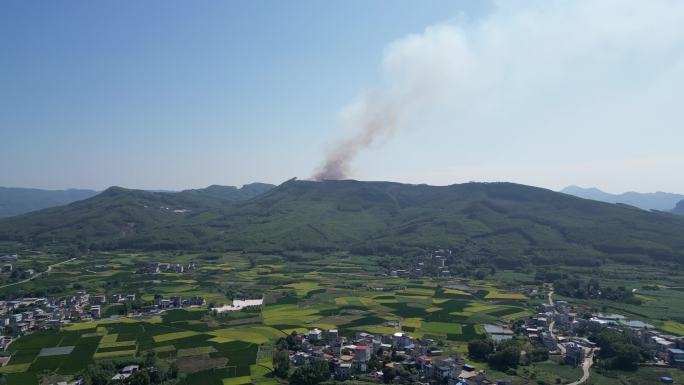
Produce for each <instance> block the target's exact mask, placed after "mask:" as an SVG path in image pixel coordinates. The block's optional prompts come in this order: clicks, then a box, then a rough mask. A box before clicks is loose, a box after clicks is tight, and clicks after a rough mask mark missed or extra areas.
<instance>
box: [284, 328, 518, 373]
mask: <svg viewBox="0 0 684 385" xmlns="http://www.w3.org/2000/svg"><path fill="white" fill-rule="evenodd" d="M295 340H296V342H297V343H298V347H300V348H299V349H298V350H297V351H291V352H290V358H291V361H292V362H293V364H294V365H295V366H301V365H306V364H311V363H312V362H314V361H317V360H324V361H327V362H328V363H329V364H330V365H331V367H334V371H333V376H334V377H335V379H336V380H338V381H344V380H348V379H350V378H352V377H353V376H354V375H357V374H367V375H370V376H374V377H382V376H383V372H382V370H381V369H382V368H381V367H380V368H379V367H377V366H375V365H372V364H371V359H372V357H373V356H376V357H377V359H378V360H377V361H376V363H379V365H381V366H383V367H385V368H386V367H390V368H395V369H397V368H400V367H404V368H409V367H411V368H415V369H417V371H418V375H419V377H420V382H419V383H420V384H448V385H491V384H497V385H506V384H509V382H508V381H504V380H500V381H497V382H492V381H490V380H488V379H487V378H486V377H485V375H484V373H483V372H481V371H479V370H477V369H476V368H475V367H473V366H471V365H468V364H466V363H465V360H464V359H463V357H462V356H460V355H444V354H443V353H442V351H441V350H438V349H437V348H436V346H435V345H434V341H433V340H430V339H425V340H416V339H414V338H412V337H411V336H410V335H409V334H408V333H404V332H399V331H398V332H396V333H394V334H384V335H373V334H369V333H364V332H358V333H356V335H355V337H353V338H347V337H344V336H341V335H339V333H338V331H337V330H336V329H330V330H320V329H312V330H309V331H308V332H306V333H300V334H297V335H296V337H295ZM388 358H391V359H388ZM387 361H389V362H387Z"/></svg>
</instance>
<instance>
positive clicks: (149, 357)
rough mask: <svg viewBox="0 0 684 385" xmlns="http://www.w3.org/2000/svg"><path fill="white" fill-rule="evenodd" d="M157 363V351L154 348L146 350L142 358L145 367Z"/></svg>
mask: <svg viewBox="0 0 684 385" xmlns="http://www.w3.org/2000/svg"><path fill="white" fill-rule="evenodd" d="M156 363H157V353H155V352H154V350H148V351H146V352H145V357H144V358H143V365H144V366H145V367H147V368H149V367H152V366H154V365H155V364H156Z"/></svg>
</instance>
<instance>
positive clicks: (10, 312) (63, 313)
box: [0, 291, 205, 349]
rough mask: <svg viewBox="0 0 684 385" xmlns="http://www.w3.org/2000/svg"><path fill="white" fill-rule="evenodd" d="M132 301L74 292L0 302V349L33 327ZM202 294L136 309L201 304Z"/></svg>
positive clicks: (86, 317)
mask: <svg viewBox="0 0 684 385" xmlns="http://www.w3.org/2000/svg"><path fill="white" fill-rule="evenodd" d="M135 300H136V295H135V294H113V295H111V296H109V298H107V296H106V295H105V294H95V295H90V294H89V293H86V292H85V291H78V292H76V293H75V294H73V295H71V296H68V297H65V298H19V299H16V300H13V301H0V333H3V334H4V335H0V349H4V348H5V347H6V346H7V344H9V342H11V341H12V339H13V338H16V337H19V336H22V335H24V334H26V333H29V332H31V331H33V330H40V329H49V328H59V327H61V326H62V325H64V324H65V323H67V322H79V321H91V320H93V319H100V318H102V315H103V314H102V308H103V306H104V305H107V304H117V303H118V304H123V303H126V302H132V301H135ZM204 304H205V300H204V298H202V297H198V296H192V297H185V298H182V297H181V296H172V297H171V298H169V299H164V298H163V297H158V298H155V301H154V304H152V305H150V306H144V307H141V308H140V309H139V312H140V313H141V314H142V313H149V314H154V313H157V312H158V311H159V310H161V309H172V308H181V307H186V306H202V305H204Z"/></svg>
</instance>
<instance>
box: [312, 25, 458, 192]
mask: <svg viewBox="0 0 684 385" xmlns="http://www.w3.org/2000/svg"><path fill="white" fill-rule="evenodd" d="M465 50H466V41H465V39H464V38H463V35H462V34H461V33H460V31H459V30H457V29H455V28H454V27H452V26H446V25H438V26H434V27H429V28H427V29H426V30H425V32H424V33H423V34H420V35H411V36H408V37H406V38H404V39H402V40H399V41H397V42H395V43H392V44H390V45H389V46H388V47H387V48H386V49H385V52H384V55H383V62H382V70H383V75H384V78H385V84H386V85H385V86H384V87H383V88H381V89H376V90H372V91H369V92H366V93H365V94H363V95H362V96H361V97H360V98H359V99H358V100H357V101H356V102H354V103H352V104H350V105H348V106H347V107H345V108H344V109H342V111H341V112H340V114H339V117H338V125H339V126H340V127H341V128H342V129H344V130H345V131H350V133H351V135H350V136H347V137H344V138H342V139H340V140H339V141H337V142H336V143H335V144H334V145H333V147H332V148H331V149H330V150H329V151H328V153H327V156H326V158H325V161H324V162H323V164H322V165H321V166H320V167H319V169H318V172H317V173H316V174H315V175H314V179H316V180H325V179H345V178H347V177H348V176H349V172H350V166H351V162H352V161H353V160H354V159H355V158H356V157H357V156H358V155H359V153H360V152H361V151H363V150H365V149H366V148H368V147H369V146H371V145H372V144H374V143H377V142H380V141H384V140H388V139H390V138H391V137H392V136H393V135H394V134H395V133H396V132H397V131H398V130H399V129H401V128H402V127H403V126H404V125H405V123H406V122H407V121H408V120H410V118H411V117H413V116H416V114H420V113H424V112H425V111H426V110H427V109H429V108H430V106H431V105H432V104H434V103H435V102H436V101H437V100H439V99H440V97H443V96H444V95H445V91H446V90H447V89H448V87H449V86H450V85H451V84H453V80H454V78H455V77H456V76H457V75H458V73H457V72H455V71H454V70H458V69H459V68H463V66H464V64H465V63H464V62H463V59H464V58H466V55H464V51H465Z"/></svg>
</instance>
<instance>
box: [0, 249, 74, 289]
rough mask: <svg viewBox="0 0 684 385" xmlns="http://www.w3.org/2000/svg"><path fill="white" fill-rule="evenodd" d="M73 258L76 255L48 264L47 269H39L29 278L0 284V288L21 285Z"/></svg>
mask: <svg viewBox="0 0 684 385" xmlns="http://www.w3.org/2000/svg"><path fill="white" fill-rule="evenodd" d="M74 259H76V257H74V258H71V259H67V260H66V261H62V262H59V263H55V264H53V265H50V266H48V268H47V270H45V271H41V272H40V273H37V274H33V275H32V276H30V277H29V278H26V279H25V280H23V281H19V282H14V283H8V284H7V285H2V286H0V289H4V288H6V287H10V286H14V285H21V284H22V283H26V282H28V281H31V280H34V279H36V278H38V277H40V276H41V275H43V274H45V273H49V272H50V271H52V268H53V267H55V266H58V265H61V264H63V263H67V262H71V261H73V260H74Z"/></svg>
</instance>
